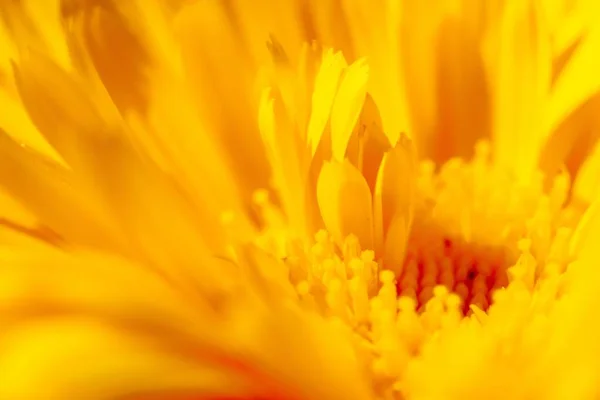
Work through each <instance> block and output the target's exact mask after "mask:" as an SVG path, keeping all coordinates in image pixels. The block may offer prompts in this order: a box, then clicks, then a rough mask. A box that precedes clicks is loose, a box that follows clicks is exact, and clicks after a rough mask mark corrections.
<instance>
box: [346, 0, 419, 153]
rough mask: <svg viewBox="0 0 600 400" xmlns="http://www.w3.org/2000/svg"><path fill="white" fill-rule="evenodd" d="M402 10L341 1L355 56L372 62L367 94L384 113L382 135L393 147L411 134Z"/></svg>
mask: <svg viewBox="0 0 600 400" xmlns="http://www.w3.org/2000/svg"><path fill="white" fill-rule="evenodd" d="M401 7H402V6H401V2H398V1H383V0H378V1H364V0H359V1H355V0H343V1H342V9H343V11H344V15H345V16H346V19H347V21H348V27H349V31H350V36H351V39H352V42H353V44H354V46H355V48H356V52H357V54H359V55H361V56H364V57H365V58H367V60H368V62H369V67H370V69H371V79H369V86H368V91H369V93H370V94H371V95H372V96H373V99H374V100H375V103H376V104H377V106H378V107H379V110H380V111H381V116H382V119H383V123H384V126H383V131H384V132H385V133H386V135H388V138H389V140H390V142H391V143H395V142H396V141H397V140H398V137H399V135H400V132H402V131H407V130H408V126H407V123H408V120H407V109H406V100H405V97H404V96H405V92H404V90H403V86H402V84H403V83H404V82H402V81H401V76H402V75H401V74H402V72H403V64H402V59H401V54H400V51H399V49H400V45H399V36H400V34H399V28H400V18H401V11H402V10H401ZM421 51H423V49H421ZM410 63H413V60H411V61H410Z"/></svg>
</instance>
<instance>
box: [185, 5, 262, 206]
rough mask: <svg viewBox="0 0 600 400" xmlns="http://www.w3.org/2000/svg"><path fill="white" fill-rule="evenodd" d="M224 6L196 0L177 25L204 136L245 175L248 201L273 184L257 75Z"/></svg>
mask: <svg viewBox="0 0 600 400" xmlns="http://www.w3.org/2000/svg"><path fill="white" fill-rule="evenodd" d="M225 3H226V2H224V1H198V2H192V3H191V4H189V5H187V6H185V7H183V8H182V9H181V10H180V12H179V14H178V16H177V18H176V19H175V22H174V24H175V32H176V36H175V37H176V40H177V41H178V43H179V44H180V46H181V57H182V61H183V70H184V73H185V76H186V79H187V82H188V84H189V85H190V87H191V90H192V92H193V94H194V96H195V97H194V99H195V100H196V111H197V112H198V113H199V114H200V115H201V117H202V119H203V120H204V121H206V122H207V123H208V124H207V125H208V126H207V128H209V129H207V132H206V133H209V134H213V135H215V138H216V139H217V140H218V141H219V142H220V143H221V144H222V145H223V147H224V148H225V149H226V154H229V155H230V157H229V160H228V161H229V162H230V164H231V165H232V166H233V168H234V170H235V171H240V172H241V171H243V173H240V176H242V177H243V180H242V181H241V184H242V185H243V189H244V191H243V193H246V194H247V198H250V194H251V193H252V192H253V191H254V190H256V188H261V187H265V186H267V183H268V181H269V177H268V175H269V168H268V163H267V159H266V155H265V153H264V149H263V146H262V143H261V139H260V134H259V132H258V128H257V126H256V115H257V113H258V106H259V105H258V97H259V96H258V94H259V93H256V86H255V78H256V72H257V71H256V66H255V65H254V64H253V62H252V60H251V57H250V55H249V54H248V52H247V50H246V49H245V47H244V46H243V43H242V38H241V37H240V36H238V34H237V32H236V29H235V28H236V26H235V21H233V20H232V18H231V15H230V14H228V11H227V6H226V4H225ZM263 45H264V43H263ZM232 115H235V116H236V117H235V118H231V116H232ZM241 138H243V140H241Z"/></svg>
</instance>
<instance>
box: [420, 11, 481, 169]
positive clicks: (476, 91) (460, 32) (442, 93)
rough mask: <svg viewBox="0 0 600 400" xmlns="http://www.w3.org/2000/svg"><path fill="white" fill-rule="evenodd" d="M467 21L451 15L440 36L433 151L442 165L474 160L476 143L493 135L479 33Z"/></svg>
mask: <svg viewBox="0 0 600 400" xmlns="http://www.w3.org/2000/svg"><path fill="white" fill-rule="evenodd" d="M463 18H464V17H463V16H454V15H449V16H448V17H447V18H446V19H444V21H442V23H441V25H440V26H439V32H438V36H437V39H438V40H437V46H438V47H437V50H438V59H437V79H436V81H437V93H436V94H437V96H436V97H437V121H436V122H437V126H436V127H435V132H436V133H435V134H434V135H435V139H434V143H435V148H434V149H432V150H433V154H434V157H435V158H434V159H435V160H436V161H437V162H439V163H443V162H445V161H447V160H448V159H450V158H452V157H465V158H468V157H470V156H471V155H472V153H473V148H474V146H475V143H476V142H477V141H478V140H480V139H482V138H485V139H487V138H489V136H490V134H491V132H490V131H491V121H490V119H491V104H490V103H491V99H490V93H488V91H489V89H488V85H487V77H486V76H485V71H484V64H483V59H482V56H481V51H480V43H479V37H478V36H477V35H478V32H476V31H475V30H474V29H472V28H471V27H469V26H468V23H467V21H465V20H464V19H463ZM470 28H471V29H470Z"/></svg>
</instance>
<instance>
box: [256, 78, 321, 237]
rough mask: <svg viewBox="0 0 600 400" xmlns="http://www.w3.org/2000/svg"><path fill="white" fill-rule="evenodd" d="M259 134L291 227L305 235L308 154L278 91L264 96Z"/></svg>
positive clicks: (269, 92)
mask: <svg viewBox="0 0 600 400" xmlns="http://www.w3.org/2000/svg"><path fill="white" fill-rule="evenodd" d="M259 126H260V132H261V135H262V137H263V140H264V142H265V147H266V149H267V155H268V157H269V159H270V160H271V165H272V166H273V180H274V183H275V186H276V188H277V189H278V192H279V195H280V196H281V200H282V203H283V208H284V211H285V213H286V216H287V218H288V220H289V222H290V225H291V228H292V229H294V230H297V231H298V232H299V233H306V228H307V226H308V225H309V224H308V221H307V218H306V207H305V202H306V193H307V192H306V187H307V180H308V168H309V162H308V153H305V152H303V150H304V146H303V143H301V140H300V136H299V134H298V132H297V128H296V127H295V126H294V125H293V123H292V121H291V120H290V116H289V115H287V110H286V109H285V107H284V104H283V100H282V98H281V95H280V93H279V91H276V90H266V91H265V93H263V98H262V101H261V107H260V111H259Z"/></svg>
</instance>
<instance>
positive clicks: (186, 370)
mask: <svg viewBox="0 0 600 400" xmlns="http://www.w3.org/2000/svg"><path fill="white" fill-rule="evenodd" d="M0 369H2V371H4V372H3V376H2V382H1V383H0V397H2V398H11V399H19V398H20V399H25V398H30V399H34V398H44V399H48V400H61V399H66V398H73V399H75V398H79V399H83V398H85V399H90V400H109V399H115V398H122V397H123V396H129V395H132V394H135V393H139V395H140V397H143V395H145V394H148V393H152V392H160V391H169V392H175V393H177V392H179V393H190V395H191V394H194V395H198V396H200V395H202V394H204V395H212V394H222V395H231V396H236V395H242V394H247V393H252V386H253V385H254V382H252V381H250V380H249V379H248V378H245V377H240V376H239V375H236V374H234V373H232V371H229V370H227V369H226V368H223V367H219V366H217V365H211V364H210V363H206V362H202V360H191V359H190V358H189V357H187V358H186V357H183V356H181V355H178V354H176V353H174V352H171V351H170V349H168V348H167V347H166V346H165V347H163V348H160V347H159V346H157V345H156V342H155V340H153V339H152V338H148V337H143V336H140V335H132V334H128V333H126V332H123V331H120V330H118V329H116V328H114V327H112V326H110V325H108V324H106V323H102V322H100V321H93V320H90V318H89V317H78V318H77V317H76V318H58V319H48V318H46V319H41V320H39V321H36V322H30V323H27V324H24V325H23V326H21V327H19V328H16V329H12V330H11V331H9V332H8V333H7V332H3V334H2V345H1V346H0ZM255 393H256V391H255Z"/></svg>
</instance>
